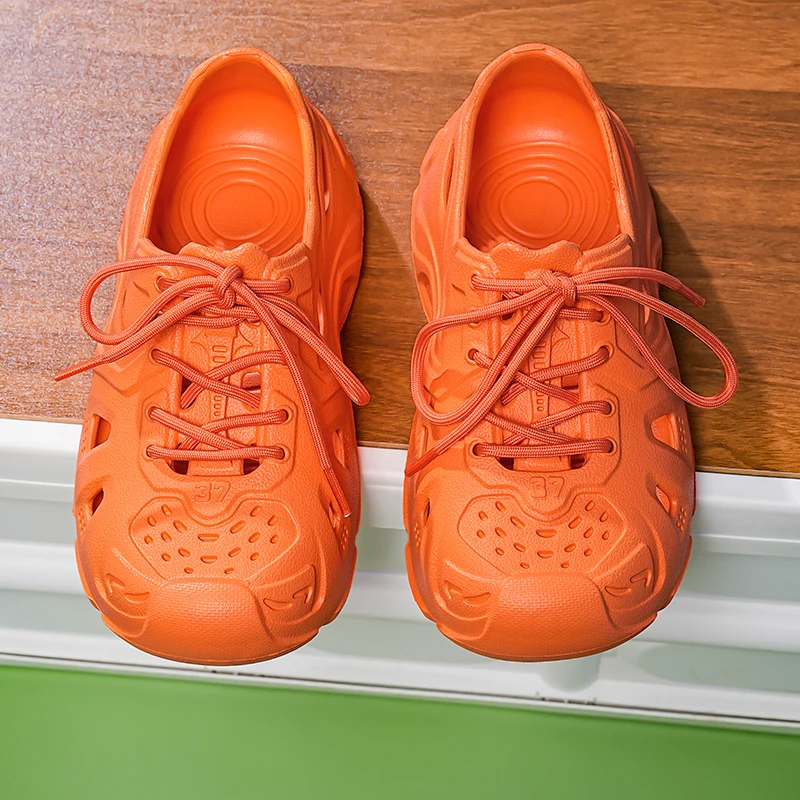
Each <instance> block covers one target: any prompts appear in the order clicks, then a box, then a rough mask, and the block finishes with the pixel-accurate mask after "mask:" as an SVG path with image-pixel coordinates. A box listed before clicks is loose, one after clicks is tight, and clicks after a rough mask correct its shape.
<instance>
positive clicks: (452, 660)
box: [0, 420, 800, 731]
mask: <svg viewBox="0 0 800 800" xmlns="http://www.w3.org/2000/svg"><path fill="white" fill-rule="evenodd" d="M79 432H80V429H79V426H77V425H68V424H62V423H48V422H34V421H20V420H0V660H2V661H5V662H7V663H9V662H10V663H35V664H50V665H68V666H72V667H77V668H84V669H103V670H112V671H118V672H131V671H133V672H148V673H157V674H162V675H179V676H181V677H193V678H205V679H214V680H239V681H241V680H246V681H255V682H269V683H279V684H287V683H288V684H301V685H307V686H324V687H326V688H334V689H337V688H338V689H344V690H347V691H368V692H381V693H389V694H405V695H416V696H435V697H440V698H451V699H470V700H473V701H478V702H496V703H504V704H519V705H537V706H543V707H554V708H568V709H572V710H576V711H584V712H585V711H600V712H604V713H626V714H634V715H639V716H660V717H664V718H674V717H679V718H683V719H694V720H711V721H715V722H716V723H720V724H736V725H745V724H749V725H759V726H764V727H779V728H783V729H787V730H789V729H794V730H798V731H800V480H795V479H790V478H766V477H752V476H741V475H720V474H712V473H701V474H699V475H698V509H697V514H696V516H695V520H694V524H693V531H694V552H693V555H692V559H691V562H690V564H689V569H688V571H687V575H686V578H685V581H684V585H683V587H682V588H681V590H680V591H679V593H678V595H677V597H676V598H675V600H674V601H673V602H672V604H671V605H670V606H669V607H668V608H667V609H666V610H665V611H663V612H662V613H661V614H660V615H659V617H658V619H657V621H656V622H655V623H654V624H653V625H652V626H651V627H650V628H648V629H647V630H646V631H645V632H644V633H642V634H641V635H640V636H639V637H637V638H636V639H635V640H634V641H632V642H629V643H627V644H625V645H622V646H621V647H619V648H617V649H616V650H613V651H611V652H609V653H605V654H603V655H600V656H592V657H590V658H584V659H577V660H574V661H566V662H556V663H550V664H510V663H505V662H498V661H492V660H490V659H486V658H482V657H481V656H477V655H473V654H471V653H468V652H466V651H464V650H462V649H460V648H458V647H457V646H456V645H454V644H452V643H451V642H449V641H447V640H446V639H445V638H444V637H443V636H441V635H440V634H439V633H438V631H437V630H436V628H435V627H434V625H433V624H432V623H430V622H428V621H427V620H425V619H424V617H423V616H422V614H421V613H420V611H419V610H418V609H417V607H416V605H415V603H414V601H413V599H412V597H411V592H410V590H409V588H408V583H407V581H406V577H405V565H404V561H403V547H404V544H405V532H404V530H403V521H402V511H401V496H402V468H403V463H404V460H405V453H404V452H403V451H398V450H388V449H379V448H361V451H360V455H361V464H362V474H363V481H364V513H363V520H362V526H361V530H360V532H359V535H358V536H359V538H358V542H359V566H358V569H357V570H356V578H355V582H354V584H353V589H352V592H351V595H350V598H349V600H348V601H347V604H346V605H345V608H344V610H343V611H342V614H341V616H340V617H339V618H338V619H337V620H336V621H335V622H334V623H333V624H331V625H329V626H326V627H325V628H323V630H322V631H321V632H320V634H319V636H317V638H316V639H314V641H313V642H311V643H310V644H309V645H307V646H306V647H304V648H302V649H301V650H299V651H297V652H295V653H292V654H290V655H287V656H284V657H282V658H279V659H276V660H273V661H269V662H265V663H263V664H256V665H252V666H249V667H238V668H221V669H217V668H215V669H211V668H206V667H193V666H188V665H177V664H173V663H172V662H169V661H165V660H163V659H159V658H155V657H153V656H149V655H146V654H145V653H142V652H140V651H138V650H136V649H135V648H133V647H131V646H130V645H128V644H127V643H126V642H124V641H122V640H121V639H118V638H117V637H115V636H114V635H113V634H111V633H110V632H109V631H107V630H106V628H105V627H104V626H103V624H102V623H101V621H100V618H99V615H98V614H97V612H96V611H95V610H94V609H93V608H92V607H91V606H90V605H89V603H88V602H87V601H86V600H85V598H84V597H83V592H82V590H81V586H80V581H79V579H78V576H77V572H76V569H75V565H74V561H73V552H72V541H73V538H74V525H73V520H72V515H71V512H70V506H71V502H72V474H73V469H74V463H75V452H76V449H77V444H78V437H79Z"/></svg>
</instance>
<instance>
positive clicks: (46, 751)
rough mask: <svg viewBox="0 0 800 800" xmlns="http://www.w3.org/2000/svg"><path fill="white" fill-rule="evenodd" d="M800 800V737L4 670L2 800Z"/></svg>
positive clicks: (0, 671)
mask: <svg viewBox="0 0 800 800" xmlns="http://www.w3.org/2000/svg"><path fill="white" fill-rule="evenodd" d="M106 797H107V798H110V800H127V798H136V800H154V799H157V798H202V799H205V798H215V800H233V799H234V798H293V799H297V800H304V799H305V798H325V799H326V800H327V799H328V798H332V799H333V798H380V799H381V800H382V799H383V798H410V800H420V799H421V798H446V800H450V798H458V799H459V800H462V799H463V798H505V797H509V798H511V797H524V798H528V797H530V798H542V800H554V798H562V797H563V798H584V797H586V798H593V799H594V800H597V799H598V798H615V800H620V799H621V798H629V797H630V798H637V800H639V799H640V798H642V799H648V800H649V799H650V798H662V797H663V798H671V800H687V799H688V798H711V799H712V800H717V798H759V800H773V798H800V736H798V737H795V736H786V735H780V734H768V733H760V732H752V731H734V730H722V729H719V730H717V729H711V728H701V727H690V726H684V725H676V724H669V723H655V722H639V721H633V720H627V719H612V718H600V717H594V716H591V717H590V716H578V715H572V714H566V713H554V712H539V711H529V710H519V709H507V708H498V707H486V706H471V705H466V704H461V703H443V702H434V701H417V700H406V699H394V698H385V697H368V696H363V695H360V696H359V695H346V694H334V693H324V692H315V691H305V690H294V689H271V688H262V687H254V686H238V685H231V684H225V685H222V684H213V683H201V682H190V681H183V680H167V679H159V678H144V677H143V678H139V677H125V676H112V675H105V674H91V673H82V672H68V671H57V670H40V669H29V668H16V667H2V668H0V798H2V800H21V799H22V798H25V800H27V798H36V800H50V799H51V798H53V799H54V800H62V799H63V800H71V798H91V799H92V800H94V799H95V798H106Z"/></svg>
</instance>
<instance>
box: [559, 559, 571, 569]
mask: <svg viewBox="0 0 800 800" xmlns="http://www.w3.org/2000/svg"><path fill="white" fill-rule="evenodd" d="M568 566H569V561H562V562H561V569H566V568H567V567H568Z"/></svg>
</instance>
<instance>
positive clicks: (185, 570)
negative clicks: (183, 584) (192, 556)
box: [183, 567, 194, 575]
mask: <svg viewBox="0 0 800 800" xmlns="http://www.w3.org/2000/svg"><path fill="white" fill-rule="evenodd" d="M183 571H184V572H185V573H186V574H187V575H191V574H192V573H193V572H194V570H193V569H192V568H191V567H184V568H183Z"/></svg>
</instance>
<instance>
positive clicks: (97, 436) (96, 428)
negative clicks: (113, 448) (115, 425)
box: [92, 414, 111, 448]
mask: <svg viewBox="0 0 800 800" xmlns="http://www.w3.org/2000/svg"><path fill="white" fill-rule="evenodd" d="M93 420H94V425H93V433H92V448H95V447H97V446H98V445H101V444H103V442H105V441H107V440H108V437H109V435H110V434H111V423H110V422H109V421H108V420H107V419H104V418H103V417H101V416H100V415H99V414H94V415H93Z"/></svg>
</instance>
